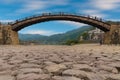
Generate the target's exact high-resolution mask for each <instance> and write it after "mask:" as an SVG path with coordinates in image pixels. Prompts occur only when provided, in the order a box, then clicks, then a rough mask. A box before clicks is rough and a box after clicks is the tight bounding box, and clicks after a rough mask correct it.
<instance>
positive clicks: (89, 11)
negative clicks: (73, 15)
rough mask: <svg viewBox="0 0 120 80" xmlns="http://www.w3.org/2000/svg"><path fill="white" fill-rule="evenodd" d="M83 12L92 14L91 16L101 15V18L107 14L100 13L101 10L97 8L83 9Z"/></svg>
mask: <svg viewBox="0 0 120 80" xmlns="http://www.w3.org/2000/svg"><path fill="white" fill-rule="evenodd" d="M83 12H84V13H85V14H88V15H90V16H93V17H95V16H97V17H101V18H104V17H107V15H105V14H103V13H101V12H100V11H98V10H83Z"/></svg>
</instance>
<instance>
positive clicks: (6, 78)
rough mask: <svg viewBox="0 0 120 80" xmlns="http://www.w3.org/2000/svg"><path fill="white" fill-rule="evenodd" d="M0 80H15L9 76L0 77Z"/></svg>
mask: <svg viewBox="0 0 120 80" xmlns="http://www.w3.org/2000/svg"><path fill="white" fill-rule="evenodd" d="M0 80H15V78H14V77H12V76H11V75H0Z"/></svg>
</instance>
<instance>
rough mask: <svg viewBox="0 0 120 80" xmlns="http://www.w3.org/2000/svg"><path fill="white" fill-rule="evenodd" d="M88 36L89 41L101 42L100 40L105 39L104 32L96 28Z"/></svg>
mask: <svg viewBox="0 0 120 80" xmlns="http://www.w3.org/2000/svg"><path fill="white" fill-rule="evenodd" d="M88 34H89V40H99V39H100V38H103V34H104V32H103V31H101V30H100V29H98V28H95V29H94V30H91V31H88Z"/></svg>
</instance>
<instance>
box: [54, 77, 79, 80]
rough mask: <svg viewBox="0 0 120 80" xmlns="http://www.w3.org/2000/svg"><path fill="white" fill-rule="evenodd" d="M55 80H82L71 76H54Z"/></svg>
mask: <svg viewBox="0 0 120 80" xmlns="http://www.w3.org/2000/svg"><path fill="white" fill-rule="evenodd" d="M53 80H81V79H80V78H76V77H73V76H72V77H70V76H54V77H53Z"/></svg>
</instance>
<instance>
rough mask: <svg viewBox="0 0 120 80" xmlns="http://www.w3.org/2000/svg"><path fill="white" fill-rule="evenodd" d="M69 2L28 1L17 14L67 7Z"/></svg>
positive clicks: (49, 0) (66, 0) (53, 0)
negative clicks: (61, 6) (60, 6)
mask: <svg viewBox="0 0 120 80" xmlns="http://www.w3.org/2000/svg"><path fill="white" fill-rule="evenodd" d="M67 4H68V0H64V1H60V0H52V1H51V0H30V1H26V2H25V3H24V5H23V6H22V8H21V9H19V10H17V11H16V12H19V13H25V12H32V11H36V10H44V9H47V8H50V7H52V6H59V5H67Z"/></svg>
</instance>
